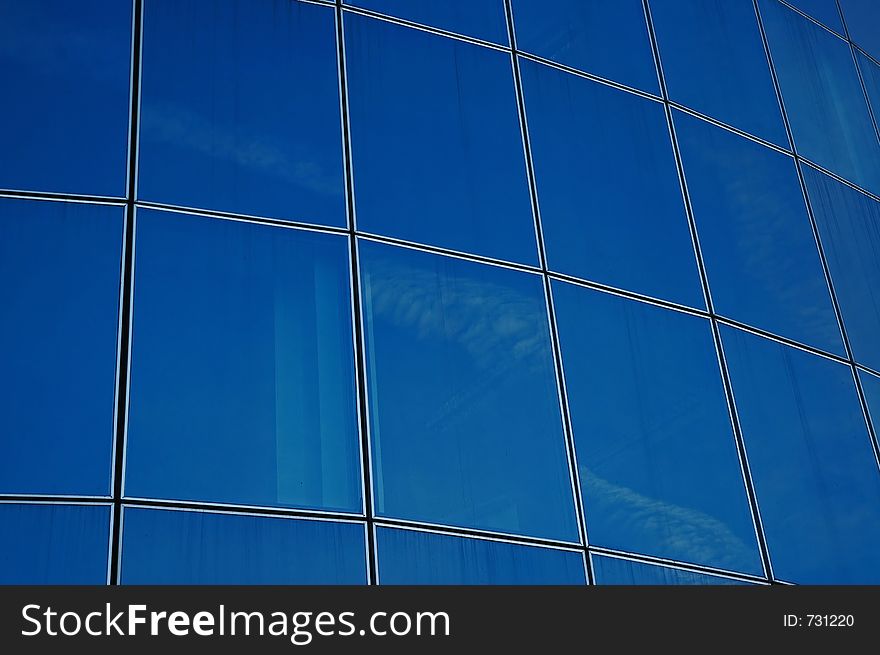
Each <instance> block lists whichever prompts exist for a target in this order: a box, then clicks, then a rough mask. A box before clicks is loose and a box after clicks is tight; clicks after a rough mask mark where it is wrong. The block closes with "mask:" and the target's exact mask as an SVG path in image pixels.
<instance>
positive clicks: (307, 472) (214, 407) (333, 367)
mask: <svg viewBox="0 0 880 655" xmlns="http://www.w3.org/2000/svg"><path fill="white" fill-rule="evenodd" d="M348 278H349V263H348V245H347V241H346V239H345V237H342V236H337V235H328V234H317V233H314V232H305V231H301V230H293V229H289V228H283V227H272V226H265V225H254V224H251V223H241V222H237V221H226V220H221V219H214V218H203V217H197V216H191V215H185V214H172V213H166V212H157V211H150V210H139V211H138V216H137V243H136V262H135V288H134V325H133V339H132V359H131V401H130V411H129V422H128V440H127V443H126V453H127V464H126V476H125V492H126V495H128V496H134V497H153V498H173V499H184V500H205V501H216V502H226V503H237V504H249V505H281V506H295V507H308V508H317V509H334V510H348V511H360V509H361V492H360V489H361V482H360V473H359V471H360V465H359V456H358V453H359V446H358V435H357V415H356V409H355V408H356V401H355V390H354V373H353V369H354V364H353V349H352V332H351V305H350V291H349V286H348Z"/></svg>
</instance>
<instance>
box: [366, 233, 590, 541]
mask: <svg viewBox="0 0 880 655" xmlns="http://www.w3.org/2000/svg"><path fill="white" fill-rule="evenodd" d="M360 253H361V267H362V271H363V273H362V283H363V289H364V313H365V332H366V335H365V336H366V344H367V362H368V370H367V372H368V390H369V399H370V410H371V415H370V434H371V437H372V447H373V471H374V481H375V509H376V512H377V514H379V515H381V516H391V517H395V518H402V519H412V520H417V521H427V522H430V523H442V524H447V525H457V526H465V527H470V528H482V529H486V530H495V531H499V532H507V533H516V534H523V535H531V536H538V537H546V538H554V539H565V540H570V541H576V540H577V539H578V533H577V527H576V522H575V515H574V506H573V499H572V490H571V481H570V476H569V471H568V464H567V458H566V452H565V440H564V436H563V432H562V421H561V416H560V408H559V401H558V396H557V391H556V383H555V378H554V367H553V358H552V355H551V348H550V333H549V328H548V321H547V314H546V309H545V300H544V293H543V285H542V283H541V278H540V277H539V276H537V275H532V274H528V273H520V272H516V271H511V270H508V269H504V268H499V267H496V266H486V265H483V264H475V263H473V262H466V261H463V260H460V259H454V258H449V257H440V256H436V255H430V254H426V253H420V252H417V251H414V250H409V249H404V248H393V247H389V246H384V245H380V244H377V243H373V242H369V241H363V242H361V250H360Z"/></svg>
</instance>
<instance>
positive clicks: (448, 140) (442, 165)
mask: <svg viewBox="0 0 880 655" xmlns="http://www.w3.org/2000/svg"><path fill="white" fill-rule="evenodd" d="M345 30H346V42H345V47H346V61H347V66H348V88H349V91H350V104H349V107H350V113H351V138H352V157H353V167H354V186H355V201H356V207H357V221H358V228H359V229H361V230H365V231H367V232H373V233H378V234H384V235H388V236H393V237H397V238H400V239H406V240H408V241H416V242H419V243H426V244H431V245H435V246H443V247H446V248H451V249H454V250H460V251H465V252H471V253H476V254H480V255H487V256H491V257H496V258H499V259H506V260H511V261H517V262H522V263H528V264H536V263H537V257H538V253H537V246H536V243H535V227H534V222H533V219H532V208H531V201H530V199H529V191H528V181H527V178H526V168H525V160H524V159H523V144H522V133H521V131H520V125H519V116H518V113H517V108H516V95H515V92H514V86H513V73H512V67H511V62H510V56H509V55H507V54H505V53H503V52H497V51H495V50H490V49H488V48H484V47H482V46H476V45H472V44H470V43H464V42H461V41H456V40H454V39H449V38H446V37H442V36H436V35H434V34H428V33H425V32H421V31H419V30H414V29H410V28H407V27H400V26H398V25H392V24H390V23H386V22H383V21H379V20H375V19H372V18H364V17H362V16H356V15H353V14H348V15H346V17H345Z"/></svg>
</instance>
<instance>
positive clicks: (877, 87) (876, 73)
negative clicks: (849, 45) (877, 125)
mask: <svg viewBox="0 0 880 655" xmlns="http://www.w3.org/2000/svg"><path fill="white" fill-rule="evenodd" d="M856 59H858V62H859V69H860V70H861V71H862V80H863V81H864V82H865V92H866V93H867V95H868V101H869V102H870V106H871V109H872V110H873V112H874V119H875V120H880V65H878V64H877V63H876V62H875V61H872V60H871V59H869V58H868V57H866V56H865V54H864V53H862V52H858V51H857V52H856Z"/></svg>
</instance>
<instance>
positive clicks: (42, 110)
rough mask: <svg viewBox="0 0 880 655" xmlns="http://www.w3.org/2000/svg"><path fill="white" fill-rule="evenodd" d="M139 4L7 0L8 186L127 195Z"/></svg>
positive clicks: (3, 177) (3, 119)
mask: <svg viewBox="0 0 880 655" xmlns="http://www.w3.org/2000/svg"><path fill="white" fill-rule="evenodd" d="M131 6H132V3H131V2H117V1H116V0H82V1H81V2H67V1H66V0H28V2H3V3H0V78H2V80H3V96H4V100H3V102H0V152H2V153H3V156H2V157H0V188H5V189H27V190H34V191H53V192H56V193H81V194H93V195H112V196H123V195H125V178H126V157H127V154H126V150H127V147H128V108H129V104H130V101H129V92H130V89H129V87H130V84H129V70H130V68H131Z"/></svg>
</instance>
